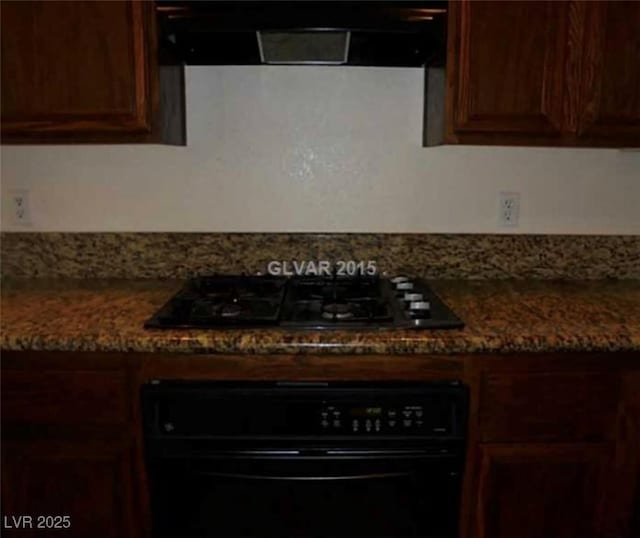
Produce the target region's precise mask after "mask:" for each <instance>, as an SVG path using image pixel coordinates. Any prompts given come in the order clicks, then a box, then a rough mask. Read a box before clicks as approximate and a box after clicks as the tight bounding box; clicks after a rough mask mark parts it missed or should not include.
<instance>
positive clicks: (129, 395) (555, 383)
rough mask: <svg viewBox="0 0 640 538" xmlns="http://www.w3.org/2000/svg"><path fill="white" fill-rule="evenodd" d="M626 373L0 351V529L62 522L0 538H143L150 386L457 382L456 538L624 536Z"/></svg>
mask: <svg viewBox="0 0 640 538" xmlns="http://www.w3.org/2000/svg"><path fill="white" fill-rule="evenodd" d="M639 359H640V355H638V354H637V353H601V354H584V355H582V354H573V353H565V354H544V353H541V354H530V355H521V356H515V355H514V356H512V355H500V356H482V355H471V356H466V357H462V356H451V355H441V356H417V355H416V356H413V355H406V356H395V357H376V356H357V357H345V356H326V355H325V356H319V357H314V356H312V355H308V356H307V355H305V356H286V355H273V356H269V357H268V360H265V357H264V356H247V355H243V356H233V355H212V356H207V355H190V356H189V355H180V356H178V357H176V356H174V355H163V354H149V355H147V354H133V353H132V354H117V353H102V354H100V353H95V354H91V353H68V354H65V353H48V352H5V353H3V363H2V404H3V405H2V432H3V439H2V458H3V466H2V511H3V515H4V516H11V515H38V514H40V515H46V514H49V515H70V516H71V521H72V527H71V528H70V529H69V530H67V531H56V533H55V534H54V533H53V532H51V533H48V534H47V533H46V532H44V533H42V532H40V533H38V532H36V531H35V530H34V531H17V530H15V529H12V530H8V531H7V529H5V532H6V533H7V535H8V536H16V537H22V536H50V535H51V536H78V537H80V536H82V537H85V536H96V537H103V536H104V537H124V536H140V537H145V536H148V528H149V519H150V518H149V515H148V512H149V509H148V491H147V489H146V478H145V468H144V458H143V449H142V426H141V420H140V405H139V387H140V385H141V384H142V383H144V382H146V381H148V380H150V379H226V380H240V379H242V380H250V379H254V380H255V379H260V380H268V379H271V380H275V379H289V380H356V379H357V380H365V379H366V380H383V379H386V380H402V379H412V380H429V379H462V380H463V381H464V383H465V384H466V385H468V387H469V395H470V409H469V423H468V440H467V446H468V450H467V459H466V467H465V478H464V486H463V499H462V511H461V516H460V528H461V533H460V536H461V537H462V538H548V537H550V536H553V537H556V538H559V537H566V538H569V537H570V538H576V537H585V538H586V537H589V538H595V537H603V538H614V537H616V538H631V537H635V536H638V535H639V531H640V525H639V524H640V366H639V364H640V363H639V362H638V360H639ZM29 533H31V534H29Z"/></svg>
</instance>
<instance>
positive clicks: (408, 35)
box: [157, 0, 447, 67]
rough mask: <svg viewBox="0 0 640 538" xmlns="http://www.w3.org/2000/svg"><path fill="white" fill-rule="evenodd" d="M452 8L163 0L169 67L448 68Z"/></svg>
mask: <svg viewBox="0 0 640 538" xmlns="http://www.w3.org/2000/svg"><path fill="white" fill-rule="evenodd" d="M446 11H447V2H446V1H442V0H438V1H428V2H384V1H380V2H314V1H300V0H299V1H293V2H268V1H265V2H203V1H193V0H159V1H158V3H157V15H158V21H159V27H160V45H161V47H160V50H161V54H162V57H161V60H162V61H164V62H165V63H174V62H176V61H178V62H184V63H186V64H189V65H258V64H297V65H369V66H389V67H393V66H398V67H418V66H423V65H429V66H434V65H435V66H438V65H440V66H441V65H444V58H445V55H446Z"/></svg>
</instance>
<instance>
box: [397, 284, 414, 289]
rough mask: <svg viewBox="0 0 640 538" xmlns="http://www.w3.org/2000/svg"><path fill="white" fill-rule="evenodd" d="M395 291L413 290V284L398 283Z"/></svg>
mask: <svg viewBox="0 0 640 538" xmlns="http://www.w3.org/2000/svg"><path fill="white" fill-rule="evenodd" d="M396 289H397V290H398V291H407V290H412V289H413V282H400V283H399V284H396Z"/></svg>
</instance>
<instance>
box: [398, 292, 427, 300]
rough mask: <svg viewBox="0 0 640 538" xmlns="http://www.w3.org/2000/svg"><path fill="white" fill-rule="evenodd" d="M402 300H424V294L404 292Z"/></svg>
mask: <svg viewBox="0 0 640 538" xmlns="http://www.w3.org/2000/svg"><path fill="white" fill-rule="evenodd" d="M403 300H404V301H407V302H414V301H422V300H424V295H422V293H409V292H407V293H405V294H404V298H403Z"/></svg>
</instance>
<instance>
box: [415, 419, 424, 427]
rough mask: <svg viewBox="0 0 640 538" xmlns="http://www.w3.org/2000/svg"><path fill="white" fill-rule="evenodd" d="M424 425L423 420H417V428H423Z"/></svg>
mask: <svg viewBox="0 0 640 538" xmlns="http://www.w3.org/2000/svg"><path fill="white" fill-rule="evenodd" d="M423 424H424V422H423V421H422V420H416V426H418V428H422V425H423Z"/></svg>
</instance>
